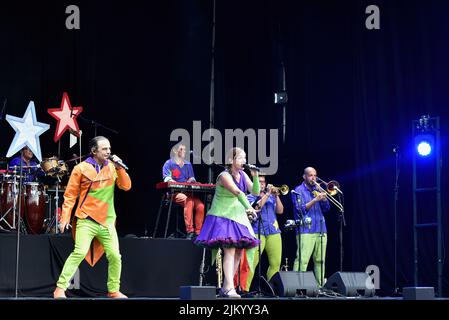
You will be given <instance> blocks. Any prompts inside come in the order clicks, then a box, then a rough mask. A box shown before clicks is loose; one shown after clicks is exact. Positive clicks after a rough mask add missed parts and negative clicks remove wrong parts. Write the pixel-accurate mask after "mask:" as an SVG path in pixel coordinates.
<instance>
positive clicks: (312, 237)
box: [293, 233, 327, 286]
mask: <svg viewBox="0 0 449 320" xmlns="http://www.w3.org/2000/svg"><path fill="white" fill-rule="evenodd" d="M298 237H299V235H297V236H296V241H298ZM321 238H322V239H323V242H322V243H321ZM300 243H301V246H300V247H298V249H297V251H296V259H295V263H294V264H293V270H294V271H301V272H305V271H307V266H308V265H309V260H310V257H311V256H313V265H314V268H313V270H314V273H315V279H316V281H317V282H318V284H319V285H320V286H322V285H323V282H324V278H325V276H324V274H325V273H324V270H325V268H324V265H325V261H326V246H327V234H326V233H324V234H323V237H321V236H320V234H319V233H303V234H301V241H300ZM300 252H301V265H300V263H299V253H300ZM321 252H322V253H323V254H321Z"/></svg>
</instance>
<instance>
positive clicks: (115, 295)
mask: <svg viewBox="0 0 449 320" xmlns="http://www.w3.org/2000/svg"><path fill="white" fill-rule="evenodd" d="M108 298H113V299H127V298H128V297H127V296H125V295H124V294H123V293H121V292H120V291H117V292H108Z"/></svg>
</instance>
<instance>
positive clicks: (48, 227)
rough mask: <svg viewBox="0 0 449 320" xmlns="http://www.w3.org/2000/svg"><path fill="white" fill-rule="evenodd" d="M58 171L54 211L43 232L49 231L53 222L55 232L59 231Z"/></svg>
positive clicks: (59, 180)
mask: <svg viewBox="0 0 449 320" xmlns="http://www.w3.org/2000/svg"><path fill="white" fill-rule="evenodd" d="M58 169H59V168H58ZM58 173H59V172H56V178H57V179H56V189H55V190H56V193H55V197H54V199H55V211H54V216H53V217H52V218H51V220H50V223H49V224H48V226H47V229H46V230H45V233H50V232H51V228H52V227H53V224H54V225H55V233H59V228H58V219H59V183H60V182H61V179H60V178H59V174H58ZM50 214H51V208H50Z"/></svg>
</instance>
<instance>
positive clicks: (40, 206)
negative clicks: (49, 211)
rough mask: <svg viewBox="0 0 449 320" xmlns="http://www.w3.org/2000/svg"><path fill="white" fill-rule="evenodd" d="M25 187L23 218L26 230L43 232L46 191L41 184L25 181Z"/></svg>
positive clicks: (33, 232)
mask: <svg viewBox="0 0 449 320" xmlns="http://www.w3.org/2000/svg"><path fill="white" fill-rule="evenodd" d="M24 188H25V219H26V225H27V229H28V232H29V233H31V234H40V233H43V229H44V219H45V200H46V193H45V188H44V186H43V185H42V184H39V183H37V182H27V183H25V184H24Z"/></svg>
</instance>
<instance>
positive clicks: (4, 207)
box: [0, 157, 69, 234]
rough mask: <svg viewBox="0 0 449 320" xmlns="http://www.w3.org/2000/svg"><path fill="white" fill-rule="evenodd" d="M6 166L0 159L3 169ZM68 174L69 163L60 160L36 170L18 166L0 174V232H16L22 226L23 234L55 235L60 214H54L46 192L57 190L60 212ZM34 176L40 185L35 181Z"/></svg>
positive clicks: (44, 161)
mask: <svg viewBox="0 0 449 320" xmlns="http://www.w3.org/2000/svg"><path fill="white" fill-rule="evenodd" d="M6 164H7V161H6V159H0V166H2V165H6ZM21 173H22V174H21ZM68 173H69V170H68V165H67V164H66V162H65V161H62V160H58V158H57V157H51V158H45V159H43V161H42V162H41V163H40V164H38V165H35V166H22V170H20V167H19V166H14V167H7V168H6V169H5V170H0V230H3V231H8V232H9V231H14V230H17V226H18V225H20V232H21V233H29V234H42V233H56V232H57V219H56V217H57V216H58V213H59V210H58V209H56V210H55V211H54V212H55V213H54V214H52V213H51V211H52V208H51V196H50V193H49V192H47V191H50V189H49V187H52V186H56V195H55V196H54V199H55V200H56V208H58V201H57V200H58V198H59V196H58V192H59V191H60V189H59V184H60V182H61V178H63V177H64V176H67V175H68ZM33 176H37V177H38V181H41V182H35V181H32V180H33V179H31V178H32V177H33ZM44 180H45V181H46V183H43V182H42V181H44ZM48 181H50V183H48ZM19 194H21V196H20V197H19ZM19 201H20V203H19ZM19 211H20V213H19ZM46 211H47V212H48V214H46ZM46 215H47V218H46ZM18 219H20V223H19V220H18Z"/></svg>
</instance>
